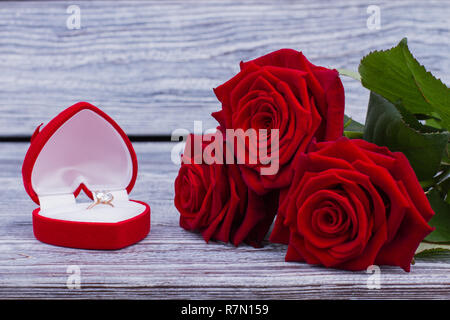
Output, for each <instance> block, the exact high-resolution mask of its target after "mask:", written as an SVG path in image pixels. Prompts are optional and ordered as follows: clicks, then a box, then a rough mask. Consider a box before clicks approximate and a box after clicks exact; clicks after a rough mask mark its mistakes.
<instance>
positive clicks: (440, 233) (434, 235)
mask: <svg viewBox="0 0 450 320" xmlns="http://www.w3.org/2000/svg"><path fill="white" fill-rule="evenodd" d="M427 197H428V200H429V201H430V205H431V207H432V208H433V210H434V216H433V218H431V220H430V222H429V224H430V226H432V227H435V228H436V229H435V230H434V231H433V232H431V233H430V234H429V235H428V236H427V237H426V238H425V241H429V242H437V243H445V242H449V243H450V204H448V203H447V202H445V201H444V200H443V199H442V198H441V196H440V194H439V192H438V191H437V190H431V191H430V192H428V194H427Z"/></svg>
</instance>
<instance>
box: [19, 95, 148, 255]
mask: <svg viewBox="0 0 450 320" xmlns="http://www.w3.org/2000/svg"><path fill="white" fill-rule="evenodd" d="M22 175H23V182H24V185H25V189H26V191H27V193H28V194H29V196H30V197H31V199H33V201H34V202H36V203H37V204H38V205H39V206H40V207H39V208H37V209H35V210H34V211H33V231H34V235H35V237H36V238H37V239H38V240H40V241H42V242H45V243H49V244H53V245H58V246H64V247H72V248H83V249H120V248H123V247H126V246H128V245H131V244H133V243H136V242H138V241H140V240H142V239H143V238H145V237H146V236H147V234H148V233H149V231H150V207H149V205H148V204H146V203H144V202H141V201H136V200H130V199H129V198H128V194H129V192H130V191H131V190H132V189H133V186H134V184H135V182H136V176H137V159H136V153H135V152H134V149H133V146H132V145H131V142H130V140H129V139H128V137H127V135H126V134H125V132H123V130H122V129H121V128H120V127H119V125H118V124H117V123H116V122H114V120H112V119H111V118H110V117H109V116H108V115H107V114H105V113H104V112H103V111H101V110H100V109H98V108H96V107H94V106H93V105H91V104H89V103H87V102H79V103H77V104H75V105H73V106H71V107H70V108H68V109H66V110H64V111H63V112H61V113H60V114H59V115H58V116H56V117H55V118H54V119H53V120H52V121H50V122H49V123H48V124H47V125H46V126H45V127H44V128H43V129H42V130H41V131H39V128H38V129H37V130H36V132H35V133H34V134H33V137H32V139H31V145H30V148H29V149H28V152H27V154H26V156H25V160H24V163H23V167H22ZM81 190H83V191H84V192H85V193H86V194H87V195H88V197H89V198H91V199H92V198H93V192H95V191H105V192H108V193H110V194H111V195H112V196H113V200H112V202H111V203H112V204H113V206H109V205H106V204H98V205H96V206H94V207H93V208H91V209H88V207H89V205H90V204H91V203H77V202H76V200H75V198H76V197H77V196H78V194H79V193H80V191H81Z"/></svg>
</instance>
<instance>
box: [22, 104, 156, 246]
mask: <svg viewBox="0 0 450 320" xmlns="http://www.w3.org/2000/svg"><path fill="white" fill-rule="evenodd" d="M82 110H90V111H92V112H94V113H96V114H97V115H99V116H100V117H102V118H103V119H104V120H105V121H107V122H108V123H109V124H110V125H111V126H112V127H113V128H114V129H115V130H116V131H117V133H118V134H119V135H120V136H121V137H122V139H123V142H124V143H125V145H126V147H127V149H128V151H129V153H130V157H131V161H132V175H131V179H130V181H129V184H128V186H127V187H126V191H127V193H129V192H130V191H131V190H132V189H133V187H134V184H135V182H136V177H137V158H136V153H135V151H134V148H133V146H132V144H131V142H130V140H129V139H128V137H127V135H126V134H125V132H124V131H123V130H122V129H121V128H120V127H119V125H118V124H117V123H116V122H115V121H114V120H113V119H111V118H110V117H109V116H108V115H107V114H106V113H104V112H103V111H101V110H100V109H98V108H97V107H95V106H93V105H91V104H89V103H87V102H79V103H77V104H75V105H73V106H71V107H69V108H67V109H66V110H64V111H63V112H61V113H60V114H59V115H58V116H56V117H55V118H54V119H53V120H51V121H50V122H49V123H48V124H47V125H46V126H45V127H44V128H43V129H42V130H41V131H39V129H40V126H39V127H38V129H37V130H36V132H35V133H34V134H33V136H32V139H31V145H30V147H29V149H28V152H27V154H26V156H25V160H24V162H23V167H22V175H23V182H24V186H25V190H26V191H27V193H28V194H29V196H30V197H31V199H32V200H33V201H34V202H36V203H37V204H38V205H39V197H38V195H37V193H36V192H35V190H34V189H33V184H32V173H33V168H34V165H35V163H36V159H37V158H38V156H39V154H40V152H41V150H42V149H43V148H44V146H45V145H46V143H47V142H48V141H49V140H50V138H51V137H52V136H53V134H54V133H55V132H56V131H57V130H58V129H59V128H61V127H62V126H63V125H64V124H65V123H66V122H67V121H68V120H69V119H71V118H72V117H73V116H74V115H76V114H77V113H79V112H80V111H82ZM67 143H70V141H67ZM81 190H83V191H84V192H85V193H86V194H87V196H88V197H89V198H91V199H93V193H92V192H93V191H94V190H89V188H88V187H87V186H86V184H84V183H81V184H79V186H78V187H77V188H76V189H75V190H73V194H74V196H75V197H77V196H78V194H79V193H80V192H81ZM130 201H132V202H135V203H138V204H141V205H143V206H144V207H145V209H144V211H143V212H142V213H140V214H138V215H136V216H134V217H132V218H130V219H126V220H123V221H118V222H86V221H70V220H63V219H53V218H49V217H46V216H43V215H41V214H40V211H41V210H40V208H37V209H35V210H34V211H33V231H34V235H35V237H36V239H38V240H40V241H42V242H45V243H48V244H52V245H57V246H64V247H72V248H82V249H120V248H123V247H126V246H129V245H131V244H134V243H136V242H138V241H140V240H142V239H143V238H145V237H146V236H147V234H148V233H149V232H150V206H149V205H148V204H146V203H144V202H141V201H136V200H130Z"/></svg>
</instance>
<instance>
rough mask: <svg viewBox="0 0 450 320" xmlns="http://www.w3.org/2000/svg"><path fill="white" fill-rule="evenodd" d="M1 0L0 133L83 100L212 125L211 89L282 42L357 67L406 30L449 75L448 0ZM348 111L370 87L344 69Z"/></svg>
mask: <svg viewBox="0 0 450 320" xmlns="http://www.w3.org/2000/svg"><path fill="white" fill-rule="evenodd" d="M76 3H77V4H78V5H79V6H80V8H81V29H80V30H69V29H67V27H66V20H67V18H68V17H69V14H67V13H66V9H67V7H68V6H69V5H71V4H74V2H73V1H48V2H29V1H27V2H0V70H1V77H0V136H2V135H8V136H12V135H30V134H31V133H32V132H33V130H34V128H35V127H36V126H37V125H38V124H39V123H41V122H47V121H49V120H50V119H51V118H53V117H54V116H55V115H56V114H57V113H58V112H60V111H62V110H63V109H64V108H66V107H68V106H70V105H72V104H73V103H75V102H78V101H83V100H84V101H88V102H91V103H93V104H95V105H97V106H99V107H102V108H103V109H104V110H105V111H106V112H107V113H108V114H110V115H111V116H112V117H113V118H114V119H116V120H117V121H118V122H119V124H120V125H121V126H122V127H123V128H124V130H125V131H126V132H127V133H128V134H170V133H171V132H172V131H173V130H174V129H176V128H186V129H189V130H191V131H192V130H193V121H194V120H202V121H204V128H205V129H206V128H211V127H215V126H216V123H215V121H214V120H213V119H212V118H211V117H210V116H209V114H210V113H211V112H212V111H215V110H217V109H218V108H219V104H218V101H217V100H216V98H215V96H214V94H213V91H212V88H213V87H216V86H218V85H219V84H221V83H223V82H225V81H226V80H228V79H229V78H230V77H232V76H233V75H234V74H235V73H236V72H237V71H238V63H239V61H241V60H249V59H253V58H255V57H258V56H260V55H263V54H266V53H268V52H271V51H273V50H277V49H280V48H283V47H289V48H294V49H297V50H301V51H303V52H304V53H305V55H306V56H307V57H308V58H309V59H310V60H311V61H312V62H313V63H315V64H319V65H323V66H327V67H331V68H347V69H350V70H357V67H358V64H359V60H360V59H361V58H362V57H363V56H364V55H365V54H367V53H369V52H370V51H372V50H375V49H378V50H380V49H387V48H390V47H392V46H393V45H395V44H397V43H398V41H399V40H400V39H402V38H403V37H405V36H406V37H408V39H409V44H410V47H411V49H412V52H413V53H414V55H415V56H416V57H417V58H418V59H419V61H420V62H421V63H422V64H424V65H425V66H426V67H427V69H428V70H429V71H431V72H433V74H435V75H436V76H438V77H440V78H442V80H443V81H444V82H446V83H449V80H450V78H449V72H448V71H449V67H450V57H449V55H448V52H449V49H450V46H449V42H448V39H449V28H448V17H449V16H450V6H449V2H448V1H446V0H443V1H414V0H400V1H387V0H385V1H376V4H377V5H379V6H380V8H381V29H380V30H377V31H374V30H369V29H368V28H367V26H366V21H367V18H368V16H369V14H368V13H367V11H366V10H367V7H368V5H370V4H373V1H364V0H363V1H358V0H349V1H331V0H329V1H325V0H323V1H276V2H271V1H267V0H263V1H246V2H240V1H239V2H238V1H211V2H210V1H169V2H166V1H164V2H162V1H161V2H155V1H79V2H76ZM343 81H344V86H345V88H346V100H347V113H348V114H350V115H351V116H353V117H354V118H355V119H356V120H359V121H363V120H364V117H365V110H366V106H367V102H368V92H367V91H366V90H365V89H364V88H362V87H361V86H360V85H359V83H357V82H356V81H354V80H351V79H347V78H344V79H343Z"/></svg>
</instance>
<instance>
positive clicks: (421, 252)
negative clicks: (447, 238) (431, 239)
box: [414, 242, 450, 258]
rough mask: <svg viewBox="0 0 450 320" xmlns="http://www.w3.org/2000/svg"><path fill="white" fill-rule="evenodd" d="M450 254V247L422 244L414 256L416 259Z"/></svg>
mask: <svg viewBox="0 0 450 320" xmlns="http://www.w3.org/2000/svg"><path fill="white" fill-rule="evenodd" d="M449 253H450V245H446V244H434V243H426V242H421V243H420V245H419V247H418V248H417V250H416V253H415V255H414V257H415V258H428V257H431V256H435V255H437V254H446V255H448V254H449Z"/></svg>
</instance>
